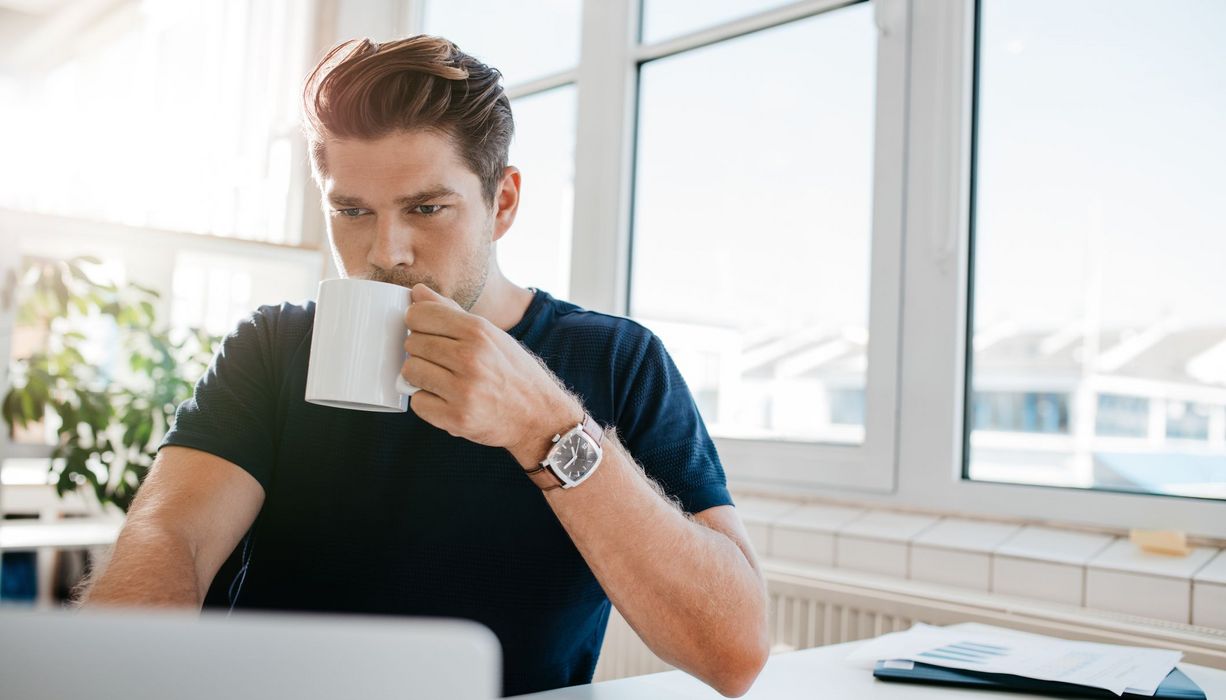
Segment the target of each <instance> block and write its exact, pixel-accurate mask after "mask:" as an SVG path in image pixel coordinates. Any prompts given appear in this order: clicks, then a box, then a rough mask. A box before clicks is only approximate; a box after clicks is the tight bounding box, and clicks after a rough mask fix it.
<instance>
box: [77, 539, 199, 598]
mask: <svg viewBox="0 0 1226 700" xmlns="http://www.w3.org/2000/svg"><path fill="white" fill-rule="evenodd" d="M80 601H81V605H82V606H84V607H87V608H95V607H104V606H111V607H161V608H192V609H196V610H199V609H200V605H201V603H202V601H203V596H202V590H201V585H200V582H199V581H198V577H197V572H196V565H195V559H194V557H193V555H192V552H191V548H190V547H189V546H188V544H187V542H186V541H185V540H184V539H183V538H181V537H179V536H177V535H176V534H175V533H173V532H170V531H167V530H164V529H161V528H158V527H156V526H152V525H148V524H144V523H133V522H129V523H128V524H127V525H126V526H125V527H124V529H123V531H122V532H121V533H120V535H119V540H118V541H117V542H116V543H115V547H114V549H113V550H112V552H111V559H110V561H109V562H108V563H107V565H106V566H105V567H104V568H103V570H102V572H101V573H99V574H97V575H95V576H93V577H92V579H91V581H90V582H89V583H87V584H86V587H85V589H84V590H83V591H82V593H81V595H80Z"/></svg>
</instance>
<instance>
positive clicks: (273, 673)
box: [0, 610, 502, 700]
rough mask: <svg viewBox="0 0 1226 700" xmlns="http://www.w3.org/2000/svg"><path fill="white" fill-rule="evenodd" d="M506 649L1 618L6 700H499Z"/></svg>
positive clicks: (429, 637)
mask: <svg viewBox="0 0 1226 700" xmlns="http://www.w3.org/2000/svg"><path fill="white" fill-rule="evenodd" d="M501 674H502V670H501V648H500V647H499V644H498V640H497V638H496V637H495V636H494V634H493V633H492V632H490V631H489V630H488V629H486V628H485V627H483V626H481V625H479V624H477V623H474V622H469V621H461V620H442V619H421V618H378V617H355V616H340V615H329V616H306V615H286V614H269V613H245V614H241V615H240V614H238V613H235V614H234V615H231V616H229V617H226V616H225V615H223V614H211V613H205V614H203V615H199V616H197V615H195V614H191V613H182V612H175V613H170V612H162V613H158V612H151V611H146V610H142V611H128V612H122V611H121V612H116V611H107V612H82V613H74V612H68V611H54V612H30V611H14V610H0V697H5V698H23V700H41V699H43V698H46V699H48V700H50V699H51V698H55V699H56V700H72V699H74V698H98V697H111V698H124V700H144V699H146V698H148V699H149V700H154V699H157V700H165V699H166V698H178V699H181V700H196V699H197V698H199V699H200V700H204V699H205V698H208V699H209V700H213V699H215V698H229V699H232V700H245V699H247V698H251V699H253V700H254V699H255V698H260V699H261V700H264V699H266V698H293V699H294V700H337V699H338V698H364V699H366V700H377V699H382V698H398V699H403V698H448V700H488V699H489V698H495V697H498V695H499V693H500V690H501V682H502V675H501Z"/></svg>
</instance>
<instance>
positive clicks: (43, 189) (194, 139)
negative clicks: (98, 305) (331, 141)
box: [0, 0, 311, 243]
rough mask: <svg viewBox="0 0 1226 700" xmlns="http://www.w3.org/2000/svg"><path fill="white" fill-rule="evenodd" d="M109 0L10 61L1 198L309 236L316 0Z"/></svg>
mask: <svg viewBox="0 0 1226 700" xmlns="http://www.w3.org/2000/svg"><path fill="white" fill-rule="evenodd" d="M110 7H111V9H110V11H109V12H108V13H106V14H104V15H103V16H102V17H101V18H100V19H99V20H98V21H97V22H95V23H94V24H93V25H91V26H90V27H89V28H87V29H86V30H83V31H82V32H81V33H80V34H79V35H78V34H74V35H73V36H71V37H67V38H66V40H65V41H63V42H48V43H46V44H45V45H40V46H38V47H37V49H36V50H35V52H36V53H37V55H34V56H31V57H28V58H29V61H28V62H26V63H22V64H20V65H14V64H9V65H7V66H3V67H0V101H2V102H3V104H4V108H3V109H0V153H3V154H4V167H3V168H0V206H3V207H9V208H14V209H22V210H27V211H37V212H43V213H48V214H58V215H63V216H71V217H78V218H84V219H91V220H101V221H111V222H116V223H122V224H129V225H133V226H142V227H151V228H160V229H169V230H176V231H189V232H193V233H209V234H216V235H223V236H235V237H240V238H250V239H258V240H263V241H270V242H278V243H297V242H299V240H300V232H298V231H295V230H289V229H288V228H287V212H288V211H289V208H290V206H291V202H292V201H294V200H295V199H296V198H295V197H291V191H290V188H291V182H292V181H293V179H294V178H293V171H294V167H295V165H294V162H295V156H294V146H293V144H294V143H295V142H296V141H295V140H296V139H300V137H299V136H298V93H299V90H300V88H301V85H300V83H301V80H302V76H303V75H304V74H305V73H306V70H307V66H306V65H305V62H306V57H307V49H306V42H307V40H308V38H309V37H310V36H311V31H310V29H311V24H310V11H309V6H308V5H306V4H304V3H300V2H296V1H295V0H234V1H233V2H227V3H183V2H164V1H163V2H139V3H138V2H119V3H111V4H110ZM49 22H50V20H49ZM300 167H305V166H300Z"/></svg>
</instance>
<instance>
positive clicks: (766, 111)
mask: <svg viewBox="0 0 1226 700" xmlns="http://www.w3.org/2000/svg"><path fill="white" fill-rule="evenodd" d="M649 4H650V3H649ZM876 45H877V42H876V30H875V28H874V26H873V20H872V8H871V6H869V5H867V4H862V5H856V6H853V7H849V8H844V9H839V10H834V11H831V12H826V13H822V14H820V15H817V16H814V17H810V18H806V19H802V20H799V21H795V22H791V23H788V24H784V25H782V26H779V27H776V28H772V29H768V30H764V31H760V32H755V33H752V34H749V35H747V36H741V37H738V38H734V39H731V40H727V41H722V42H720V43H717V44H714V45H710V46H705V47H702V48H697V49H694V50H691V51H686V52H684V53H680V54H677V55H674V56H669V57H666V58H661V59H657V60H653V61H650V62H648V63H646V64H644V65H643V66H642V71H641V77H640V95H639V123H638V143H637V166H636V177H635V208H634V219H633V226H634V241H633V261H632V277H631V298H630V310H631V313H632V314H633V315H634V316H635V317H636V318H638V319H640V320H642V321H643V322H644V323H645V324H646V325H648V326H649V327H652V328H656V329H657V330H658V332H660V333H661V335H662V336H663V338H664V340H665V342H666V343H667V345H668V347H669V348H670V350H671V352H672V353H673V354H674V355H675V357H676V358H677V361H678V364H679V366H680V368H681V371H682V373H683V374H684V375H685V377H686V380H687V382H688V383H690V384H691V385H692V386H694V387H696V388H697V390H698V391H699V392H700V393H701V394H702V395H703V397H704V400H703V402H702V404H703V408H704V417H705V419H706V421H707V424H708V427H709V428H710V429H711V430H712V432H713V433H714V434H716V435H720V436H724V437H737V438H756V439H785V440H802V441H820V442H832V443H850V444H856V443H859V442H861V441H862V440H863V439H864V423H863V415H864V409H863V402H864V398H863V397H864V387H865V376H866V366H867V360H866V358H867V353H868V344H869V337H868V323H869V289H870V285H869V259H870V241H871V232H872V224H873V221H872V210H873V205H872V188H873V138H874V130H873V125H874V117H873V112H874V88H875V68H876ZM781 62H786V63H787V64H788V65H803V66H807V67H808V68H807V69H806V70H805V72H804V78H803V80H804V88H803V89H798V87H797V85H796V81H797V79H798V78H797V74H796V73H795V72H794V71H792V70H782V69H780V68H779V66H780V64H781ZM831 105H838V108H837V109H832V108H831Z"/></svg>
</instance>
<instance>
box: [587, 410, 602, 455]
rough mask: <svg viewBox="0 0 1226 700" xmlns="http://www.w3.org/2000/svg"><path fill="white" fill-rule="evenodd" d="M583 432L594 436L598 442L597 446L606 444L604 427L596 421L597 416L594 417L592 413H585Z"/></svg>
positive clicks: (594, 440) (591, 436)
mask: <svg viewBox="0 0 1226 700" xmlns="http://www.w3.org/2000/svg"><path fill="white" fill-rule="evenodd" d="M583 432H585V433H587V436H588V437H590V438H592V441H593V442H595V443H596V447H603V446H604V428H602V427H600V424H599V423H597V422H596V419H595V418H592V416H591V414H590V413H584V414H583Z"/></svg>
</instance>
